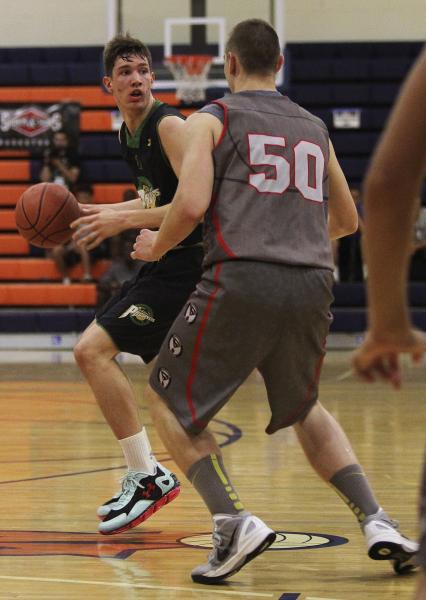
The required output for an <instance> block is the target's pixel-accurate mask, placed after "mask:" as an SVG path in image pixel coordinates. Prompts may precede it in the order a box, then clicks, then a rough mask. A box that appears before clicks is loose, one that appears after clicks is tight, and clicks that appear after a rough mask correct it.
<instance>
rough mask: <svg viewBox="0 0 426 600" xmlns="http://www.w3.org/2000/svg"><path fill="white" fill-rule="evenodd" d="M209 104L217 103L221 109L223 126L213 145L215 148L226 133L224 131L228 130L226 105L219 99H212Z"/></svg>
mask: <svg viewBox="0 0 426 600" xmlns="http://www.w3.org/2000/svg"><path fill="white" fill-rule="evenodd" d="M210 104H217V105H218V106H220V108H221V109H222V110H223V127H222V133H221V134H220V138H219V139H218V141H217V144H216V146H215V148H217V147H218V146H219V145H220V144H221V142H222V140H223V138H224V137H225V135H226V132H227V131H228V107H227V106H226V104H223V102H220V100H213V102H210Z"/></svg>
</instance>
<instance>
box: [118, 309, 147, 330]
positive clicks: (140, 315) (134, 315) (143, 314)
mask: <svg viewBox="0 0 426 600" xmlns="http://www.w3.org/2000/svg"><path fill="white" fill-rule="evenodd" d="M125 317H130V320H131V321H132V323H135V325H141V326H144V325H149V323H154V322H155V319H154V311H153V310H152V308H151V307H150V306H148V305H147V304H132V305H131V306H129V308H128V309H127V310H125V311H124V313H123V314H122V315H120V316H119V317H118V318H119V319H124V318H125Z"/></svg>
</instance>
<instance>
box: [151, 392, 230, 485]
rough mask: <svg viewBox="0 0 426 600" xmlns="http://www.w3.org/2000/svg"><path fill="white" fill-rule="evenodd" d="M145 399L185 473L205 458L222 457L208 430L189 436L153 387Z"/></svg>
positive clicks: (159, 429) (172, 454)
mask: <svg viewBox="0 0 426 600" xmlns="http://www.w3.org/2000/svg"><path fill="white" fill-rule="evenodd" d="M145 398H146V400H147V401H148V404H149V408H150V411H151V417H152V420H153V422H154V426H155V428H156V430H157V432H158V434H159V436H160V437H161V440H162V442H163V444H164V445H165V446H166V448H167V450H168V451H169V452H170V454H171V456H172V457H173V459H174V461H175V462H176V464H177V465H178V466H179V468H180V469H181V470H182V471H183V472H184V473H187V472H188V470H189V468H190V467H191V466H192V465H193V464H194V463H196V462H198V461H199V460H201V459H202V458H204V457H205V456H208V455H209V454H217V455H220V449H219V446H218V445H217V443H216V440H215V438H214V436H213V434H212V433H210V431H209V430H208V429H205V430H204V431H202V432H201V433H199V434H198V435H195V436H189V435H188V434H187V433H186V431H185V430H184V429H183V427H182V425H181V424H180V423H179V421H178V420H177V419H176V417H175V415H174V414H173V413H172V411H171V410H170V409H169V407H168V406H167V404H166V403H165V402H164V400H163V399H162V398H160V396H158V394H156V393H155V392H154V391H153V390H152V389H151V387H148V388H147V390H146V392H145Z"/></svg>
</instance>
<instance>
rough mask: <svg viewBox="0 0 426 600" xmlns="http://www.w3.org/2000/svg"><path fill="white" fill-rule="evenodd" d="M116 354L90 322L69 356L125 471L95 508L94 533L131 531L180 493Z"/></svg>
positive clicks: (108, 338)
mask: <svg viewBox="0 0 426 600" xmlns="http://www.w3.org/2000/svg"><path fill="white" fill-rule="evenodd" d="M117 353H118V350H117V348H116V346H115V344H114V343H113V341H112V340H111V338H110V337H109V335H108V334H107V333H106V332H105V331H104V330H103V329H102V328H101V327H100V326H99V325H97V324H96V323H92V324H91V325H90V326H89V327H88V328H87V329H86V331H85V332H84V333H83V335H82V337H81V338H80V340H79V342H78V343H77V345H76V347H75V349H74V354H75V358H76V360H77V363H78V365H79V367H80V369H81V371H82V373H83V375H84V376H85V378H86V379H87V381H88V383H89V385H90V387H91V388H92V391H93V393H94V395H95V398H96V400H97V402H98V404H99V407H100V409H101V410H102V413H103V415H104V417H105V419H106V421H107V422H108V424H109V425H110V427H111V429H112V431H113V433H114V434H115V436H116V438H117V440H118V441H119V443H120V446H121V448H122V451H123V454H124V457H125V460H126V463H127V467H128V472H127V473H126V475H125V476H124V477H123V479H122V489H121V490H120V491H119V492H117V494H115V495H114V496H113V497H112V498H111V499H110V500H108V502H106V503H105V504H103V505H102V506H100V507H99V509H98V516H99V517H101V518H102V519H103V520H102V522H101V523H100V525H99V531H100V532H101V533H103V534H113V533H120V532H122V531H125V530H126V529H129V528H131V527H135V526H136V525H138V524H139V523H141V522H142V521H145V520H146V519H147V518H149V517H150V516H151V515H152V514H153V513H154V512H155V511H157V510H158V509H159V508H161V507H162V506H164V505H165V504H167V503H168V502H170V501H171V500H173V499H174V498H175V497H176V496H177V495H178V494H179V491H180V487H179V482H178V481H177V479H176V477H175V476H174V474H173V473H171V472H170V471H169V470H168V469H167V468H166V467H164V466H163V465H161V464H159V463H158V462H157V461H156V459H155V457H154V455H153V454H152V451H151V446H150V443H149V440H148V437H147V434H146V431H145V428H142V425H141V421H140V417H139V411H138V407H137V403H136V399H135V396H134V392H133V388H132V385H131V383H130V381H129V380H128V378H127V376H126V374H125V373H124V372H123V370H122V369H121V368H120V366H119V364H118V363H117V362H116V360H115V356H116V354H117Z"/></svg>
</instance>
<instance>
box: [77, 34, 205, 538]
mask: <svg viewBox="0 0 426 600" xmlns="http://www.w3.org/2000/svg"><path fill="white" fill-rule="evenodd" d="M104 67H105V74H106V75H105V78H104V85H105V87H106V89H107V90H108V92H109V93H111V94H112V95H113V96H114V99H115V100H116V102H117V106H118V108H119V110H120V112H121V115H122V117H123V120H124V122H123V125H122V127H121V130H120V134H119V139H120V144H121V148H122V153H123V157H124V159H125V160H126V162H127V163H128V164H129V166H130V168H131V169H132V172H133V174H134V182H135V186H136V189H137V191H138V194H139V198H136V199H135V200H130V201H129V202H125V203H120V204H118V205H114V206H113V207H112V208H110V207H108V208H107V207H103V212H102V216H103V219H104V221H105V220H108V218H109V219H110V225H111V228H112V230H111V233H110V235H112V234H113V233H117V232H118V231H121V230H123V229H128V228H134V227H138V228H140V227H152V228H156V227H158V226H159V225H160V223H161V221H162V219H163V216H164V214H165V212H166V210H167V205H168V203H169V202H170V201H171V199H172V197H173V194H174V192H175V190H176V186H177V178H176V174H177V173H179V169H180V161H181V156H182V128H183V124H184V121H183V117H182V115H180V113H179V112H178V111H177V110H176V109H175V108H172V107H170V106H167V105H166V104H163V103H161V102H159V101H158V100H156V99H155V98H154V97H153V95H152V93H151V88H152V84H153V81H154V73H153V71H152V60H151V55H150V52H149V50H148V48H147V47H146V46H145V45H144V44H142V42H140V41H139V40H137V39H134V38H131V37H130V36H117V37H115V38H114V39H112V40H111V41H110V42H109V43H108V44H107V45H106V47H105V50H104ZM135 196H136V193H135ZM94 219H96V215H91V214H88V215H86V216H85V217H83V218H81V219H78V220H77V221H76V222H74V227H75V228H76V233H75V235H74V239H75V240H76V241H77V243H79V242H80V243H81V244H82V245H84V246H85V247H86V248H88V249H91V248H93V247H95V246H96V245H97V244H98V242H99V241H100V240H99V236H98V234H97V233H96V232H95V231H94V230H93V228H92V225H93V221H94ZM202 256H203V254H202V248H201V227H200V226H199V227H198V228H196V230H195V231H194V232H192V233H191V234H190V235H189V236H188V237H187V238H186V239H185V240H183V241H182V242H181V243H180V244H178V245H177V246H176V247H174V248H173V249H171V250H170V252H168V253H167V256H165V257H164V260H162V261H161V262H160V263H156V264H146V265H143V266H141V269H140V270H139V272H138V273H137V275H136V276H135V277H134V278H133V279H132V280H130V281H128V282H126V283H125V284H124V285H123V286H122V288H121V290H120V292H119V293H118V294H117V295H116V296H114V297H113V298H112V299H111V300H110V301H108V302H107V303H106V305H105V306H103V307H102V308H101V309H100V310H99V311H98V312H97V314H96V319H95V320H94V322H93V323H91V325H90V326H89V327H88V328H87V329H86V331H84V333H83V334H82V336H81V338H80V340H79V341H78V343H77V345H76V346H75V349H74V354H75V358H76V361H77V363H78V365H79V367H80V369H81V371H82V373H83V375H84V376H85V378H86V380H87V381H88V383H89V385H90V387H91V388H92V391H93V393H94V395H95V397H96V400H97V402H98V404H99V406H100V408H101V410H102V412H103V414H104V416H105V419H106V420H107V422H108V424H109V425H110V427H111V429H112V431H113V433H114V434H115V436H116V438H117V439H118V441H119V443H120V445H121V447H122V450H123V453H124V456H125V459H126V462H127V466H128V472H127V474H126V475H125V477H124V479H123V482H122V489H121V490H120V491H119V492H118V493H117V494H116V495H115V496H114V497H113V498H111V500H109V501H108V502H106V503H105V504H103V505H102V506H100V507H99V509H98V516H99V517H101V519H102V521H101V523H100V525H99V531H100V532H101V533H103V534H112V533H119V532H121V531H124V530H126V529H128V528H130V527H134V526H135V525H137V524H139V523H141V522H142V521H144V520H145V519H147V518H148V517H150V516H151V515H152V514H153V513H154V512H155V511H156V510H158V509H159V508H160V507H162V506H164V505H165V504H167V503H168V502H169V501H170V500H173V499H174V498H175V497H176V496H177V494H178V493H179V489H180V488H179V483H178V482H177V480H176V477H175V476H174V475H173V473H171V472H170V471H169V470H168V469H167V468H166V467H164V466H163V465H161V464H159V463H158V462H157V461H156V459H155V457H154V455H153V454H152V452H151V448H150V443H149V440H148V437H147V434H146V431H145V428H142V424H141V421H140V416H139V412H138V407H137V403H136V399H135V395H134V391H133V388H132V385H131V383H130V381H129V380H128V379H127V377H126V375H125V374H124V372H123V371H122V369H121V368H120V366H119V364H118V363H117V361H116V360H115V358H116V356H117V354H118V353H119V352H129V353H131V354H135V355H138V356H140V357H141V358H142V359H143V360H144V361H145V362H146V363H148V362H149V361H151V360H152V359H153V358H154V356H155V355H156V354H157V353H158V350H159V348H160V345H161V343H162V341H163V340H164V338H165V335H166V333H167V331H168V329H169V328H170V326H171V324H172V323H173V320H174V319H175V317H176V315H177V314H178V312H179V310H180V309H181V307H182V306H183V304H184V302H185V300H186V299H187V297H188V296H189V294H190V292H191V291H192V290H193V289H194V288H195V285H196V283H197V282H198V280H199V279H200V276H201V261H202Z"/></svg>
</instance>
